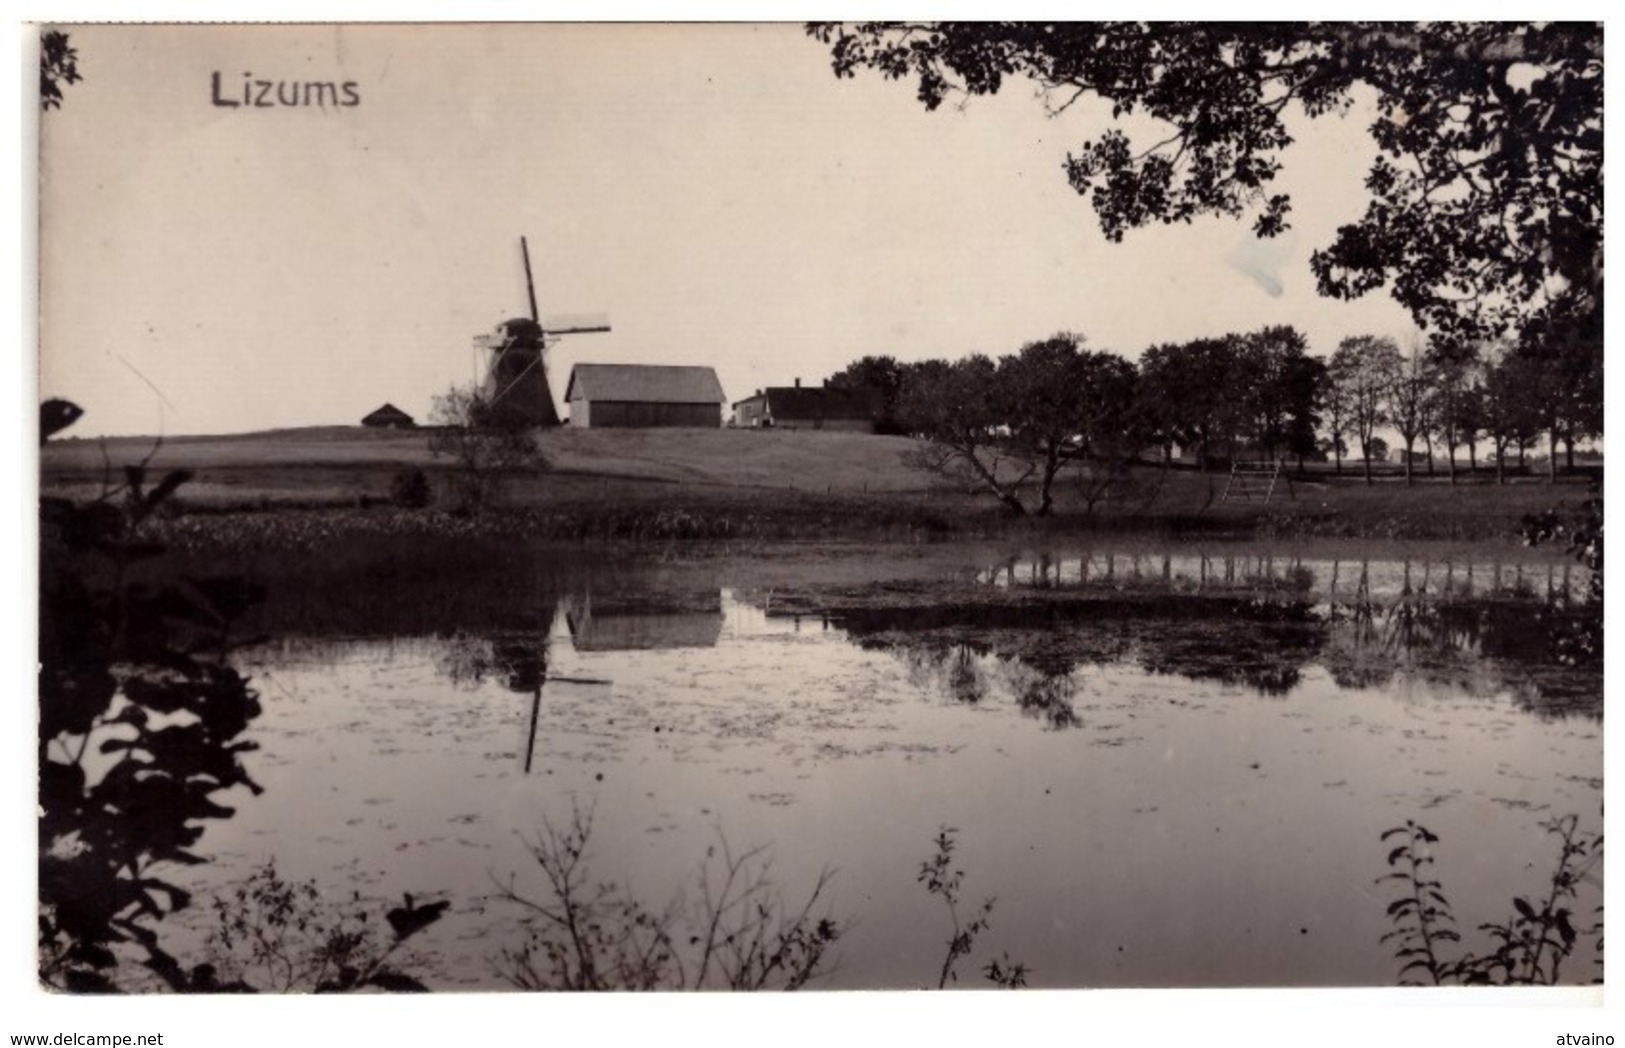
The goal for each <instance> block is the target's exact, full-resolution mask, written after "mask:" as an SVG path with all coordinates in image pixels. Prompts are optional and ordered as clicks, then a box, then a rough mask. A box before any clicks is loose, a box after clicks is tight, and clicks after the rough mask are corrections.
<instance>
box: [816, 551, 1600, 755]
mask: <svg viewBox="0 0 1625 1048" xmlns="http://www.w3.org/2000/svg"><path fill="white" fill-rule="evenodd" d="M1369 592H1370V590H1369V583H1368V580H1362V581H1361V582H1360V583H1358V584H1356V586H1355V588H1354V590H1353V591H1352V592H1351V595H1350V596H1351V599H1349V600H1347V601H1314V602H1311V601H1309V600H1303V599H1280V598H1265V597H1258V596H1254V597H1248V598H1237V597H1225V596H1211V597H1205V598H1201V599H1192V598H1191V597H1190V596H1188V595H1182V594H1167V593H1164V594H1155V593H1140V594H1137V595H1135V596H1133V597H1131V598H1129V597H1121V596H1117V595H1105V596H1095V597H1092V598H1085V597H1082V596H1072V595H1059V596H1057V595H1053V594H1052V595H1051V596H1050V597H1049V599H1046V600H1043V601H1037V602H1030V603H1015V604H1012V603H973V602H962V603H959V604H955V605H932V606H928V607H886V608H858V609H846V610H843V611H841V612H839V613H838V614H837V616H836V621H837V624H838V626H839V627H840V629H842V630H843V631H844V632H846V634H847V635H848V636H849V637H851V638H852V639H853V640H854V641H855V642H856V643H858V644H860V645H861V646H863V647H866V648H878V649H884V650H890V651H894V652H897V653H898V654H899V655H900V656H901V657H902V658H903V659H904V660H905V662H906V663H907V664H908V665H909V666H910V667H911V674H912V675H914V676H916V677H923V676H926V675H927V674H926V673H925V671H924V669H923V668H925V667H930V668H932V669H931V673H930V674H929V675H931V676H934V678H935V681H936V684H937V687H938V690H939V691H941V692H942V693H945V694H947V695H948V696H949V697H951V698H952V699H953V700H954V701H956V702H961V703H976V702H981V701H983V700H984V699H985V698H986V697H987V695H988V693H989V691H990V684H989V681H988V679H987V678H988V673H989V670H988V667H987V665H986V664H987V663H988V660H993V661H995V662H1000V663H1004V664H1007V665H1009V666H1011V667H1015V668H1017V669H1019V671H1020V676H1021V679H1022V681H1023V684H1022V686H1020V687H1012V688H1007V689H1005V690H1007V691H1009V692H1011V695H1012V698H1013V699H1014V701H1016V702H1017V703H1018V704H1019V705H1020V706H1021V707H1022V708H1023V709H1024V710H1033V709H1039V710H1051V709H1060V708H1062V706H1063V705H1064V703H1063V702H1062V699H1064V697H1065V696H1066V695H1068V694H1069V693H1070V690H1071V689H1072V688H1074V687H1075V683H1076V677H1077V670H1078V667H1080V666H1095V667H1103V666H1109V665H1116V664H1124V663H1128V664H1133V665H1136V666H1138V667H1139V668H1141V669H1143V670H1146V671H1148V672H1151V673H1154V674H1159V675H1168V676H1177V677H1180V678H1183V679H1186V680H1191V681H1204V682H1213V683H1217V684H1223V685H1233V686H1238V687H1244V688H1247V689H1249V690H1251V691H1253V692H1256V693H1257V694H1259V695H1264V696H1277V697H1278V696H1284V695H1287V694H1289V693H1291V692H1293V691H1294V690H1295V689H1297V688H1298V687H1299V686H1300V685H1301V684H1302V683H1303V680H1304V677H1305V674H1306V673H1307V672H1308V671H1310V670H1311V669H1312V668H1313V667H1317V666H1318V667H1321V668H1323V669H1324V670H1325V671H1326V672H1327V673H1329V674H1330V676H1331V678H1332V679H1333V680H1334V681H1335V682H1336V683H1337V684H1338V685H1339V686H1340V687H1343V688H1361V689H1373V688H1387V687H1390V686H1393V685H1395V684H1397V683H1406V684H1408V685H1417V684H1421V685H1426V686H1427V687H1429V688H1431V689H1433V690H1435V691H1438V690H1443V691H1447V692H1454V693H1461V694H1468V695H1475V696H1484V695H1493V694H1499V693H1502V692H1506V693H1510V695H1511V696H1512V698H1513V699H1514V701H1515V702H1517V704H1518V705H1520V706H1521V707H1523V708H1525V709H1528V710H1531V711H1533V712H1537V713H1540V714H1544V715H1566V714H1583V715H1585V716H1589V717H1600V716H1601V711H1602V678H1601V664H1600V661H1599V662H1597V663H1596V664H1592V665H1575V664H1565V663H1563V662H1562V661H1560V660H1558V659H1557V658H1555V657H1554V654H1553V648H1554V644H1555V643H1556V642H1557V640H1558V639H1560V638H1561V637H1562V636H1564V635H1566V634H1568V633H1570V632H1572V631H1574V630H1576V629H1582V628H1587V624H1588V623H1593V622H1596V620H1597V617H1598V612H1599V609H1597V608H1595V607H1594V606H1590V605H1584V604H1581V605H1566V604H1564V603H1563V602H1562V601H1557V602H1552V603H1547V602H1543V601H1538V600H1533V601H1531V600H1525V601H1511V600H1507V599H1504V598H1503V599H1496V600H1487V599H1479V600H1468V599H1461V598H1456V599H1444V598H1425V597H1423V596H1421V590H1420V588H1419V587H1411V588H1408V589H1405V590H1404V591H1403V594H1402V596H1401V598H1400V599H1397V600H1394V601H1392V602H1381V601H1377V600H1374V599H1371V598H1370V596H1369ZM1599 628H1600V626H1599ZM1007 676H1008V674H1007ZM1049 722H1050V723H1051V724H1052V725H1055V726H1062V725H1064V724H1066V723H1069V718H1068V717H1067V716H1065V715H1062V716H1060V717H1059V718H1050V721H1049Z"/></svg>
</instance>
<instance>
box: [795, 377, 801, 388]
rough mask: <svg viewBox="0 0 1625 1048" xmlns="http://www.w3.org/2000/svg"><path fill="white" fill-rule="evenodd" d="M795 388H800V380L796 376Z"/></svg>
mask: <svg viewBox="0 0 1625 1048" xmlns="http://www.w3.org/2000/svg"><path fill="white" fill-rule="evenodd" d="M796 388H797V389H800V388H801V380H800V379H799V378H798V379H796Z"/></svg>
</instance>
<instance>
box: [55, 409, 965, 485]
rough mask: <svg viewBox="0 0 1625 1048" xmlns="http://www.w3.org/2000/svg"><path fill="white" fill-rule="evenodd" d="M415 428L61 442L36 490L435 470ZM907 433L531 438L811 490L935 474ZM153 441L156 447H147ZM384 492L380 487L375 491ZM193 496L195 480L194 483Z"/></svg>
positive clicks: (574, 471) (559, 432) (698, 479)
mask: <svg viewBox="0 0 1625 1048" xmlns="http://www.w3.org/2000/svg"><path fill="white" fill-rule="evenodd" d="M428 442H429V437H428V434H427V433H424V432H413V431H407V432H397V431H393V430H371V429H364V428H361V427H337V426H334V427H321V428H313V429H293V430H272V431H269V432H265V433H251V434H242V435H233V436H223V437H180V438H168V439H166V440H164V441H162V442H161V443H159V442H156V441H154V440H153V439H152V438H145V437H120V438H112V439H109V440H107V441H105V442H104V441H95V440H80V441H72V440H62V441H54V442H52V443H51V444H50V445H48V446H47V447H46V448H45V449H44V452H43V454H42V466H43V477H44V480H45V483H46V484H47V486H52V485H59V484H74V485H82V484H85V483H94V482H96V481H97V480H99V478H100V477H101V476H102V474H103V472H104V471H105V468H106V464H107V463H111V464H112V465H113V467H114V468H117V467H119V466H122V465H124V464H126V463H131V462H139V461H141V460H143V459H145V458H147V457H148V456H149V455H150V456H151V468H152V469H153V470H167V469H180V468H185V469H190V470H192V471H194V472H195V473H196V474H197V475H198V482H199V483H201V484H204V485H213V486H217V487H221V486H223V487H252V486H254V485H255V484H263V485H264V486H266V487H268V488H270V489H272V490H276V491H288V490H298V489H300V488H307V489H312V490H314V489H322V488H326V487H328V486H330V485H331V483H332V482H333V481H334V480H335V477H334V474H335V471H338V472H344V473H348V474H351V475H352V476H353V477H354V479H355V480H356V481H357V482H358V483H360V484H363V485H364V484H366V483H368V482H369V481H372V480H376V479H377V477H376V476H371V477H369V476H368V474H373V473H380V474H383V475H385V476H386V479H387V476H388V475H390V474H393V473H394V472H395V471H398V470H401V469H406V468H422V469H425V470H436V469H445V468H448V467H449V463H448V462H447V461H446V460H444V459H436V458H435V457H434V456H433V455H431V454H430V453H429V447H428ZM913 443H914V442H913V441H911V440H908V439H905V438H902V437H875V436H867V435H862V434H855V433H824V432H813V431H796V432H792V431H788V430H742V429H722V430H708V429H651V430H637V429H620V430H616V429H591V430H589V429H572V428H569V427H561V428H559V429H555V430H550V431H545V432H543V433H541V434H540V435H539V438H538V445H539V447H540V448H541V450H542V453H543V454H544V455H545V456H546V457H547V459H548V460H549V461H550V462H551V464H552V472H553V473H554V474H555V475H557V476H558V477H560V478H561V479H563V478H572V477H573V478H596V479H618V480H630V481H659V482H666V483H677V484H694V485H707V486H729V487H768V488H785V487H795V488H799V489H803V490H813V491H829V490H836V491H855V492H862V491H865V490H867V491H916V492H917V491H923V490H927V489H929V488H931V487H933V486H934V481H935V478H932V477H930V476H928V475H926V474H922V473H920V472H918V471H916V470H912V469H910V468H908V467H907V466H906V465H905V464H904V462H903V456H904V455H905V454H906V453H907V452H908V451H909V449H910V448H912V447H913ZM155 446H156V450H155ZM386 489H387V487H386ZM194 495H195V485H194Z"/></svg>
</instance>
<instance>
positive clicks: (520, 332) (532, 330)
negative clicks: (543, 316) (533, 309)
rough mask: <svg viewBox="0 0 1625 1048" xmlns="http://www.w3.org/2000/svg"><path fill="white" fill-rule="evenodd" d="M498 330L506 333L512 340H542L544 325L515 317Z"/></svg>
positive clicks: (498, 326) (527, 318)
mask: <svg viewBox="0 0 1625 1048" xmlns="http://www.w3.org/2000/svg"><path fill="white" fill-rule="evenodd" d="M497 330H498V331H502V332H506V333H507V335H508V336H509V337H510V338H526V337H529V338H541V337H542V325H540V324H538V323H536V321H534V320H532V319H530V318H529V317H514V318H513V319H511V320H504V321H503V322H502V323H500V324H498V325H497Z"/></svg>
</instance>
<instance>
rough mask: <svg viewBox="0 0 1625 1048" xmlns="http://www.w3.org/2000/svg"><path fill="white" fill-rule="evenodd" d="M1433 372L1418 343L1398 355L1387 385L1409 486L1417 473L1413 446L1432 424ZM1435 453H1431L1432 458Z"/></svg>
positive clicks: (1389, 417)
mask: <svg viewBox="0 0 1625 1048" xmlns="http://www.w3.org/2000/svg"><path fill="white" fill-rule="evenodd" d="M1434 381H1435V380H1434V375H1433V373H1432V370H1431V369H1430V368H1429V367H1428V362H1427V358H1426V356H1425V355H1424V353H1423V352H1422V347H1421V345H1420V344H1419V343H1416V342H1412V344H1411V347H1410V349H1409V350H1408V351H1407V352H1405V353H1402V354H1400V355H1399V358H1398V360H1397V361H1396V362H1395V365H1394V368H1393V373H1392V374H1391V375H1390V376H1389V385H1388V419H1389V421H1390V422H1392V423H1393V426H1394V428H1395V429H1397V430H1398V431H1399V439H1401V440H1403V441H1404V442H1405V486H1406V487H1410V486H1411V484H1412V482H1413V478H1414V474H1413V471H1412V467H1411V450H1412V449H1413V448H1414V447H1415V446H1416V438H1417V437H1419V436H1421V435H1422V434H1423V433H1424V432H1426V431H1427V430H1428V429H1429V428H1431V426H1432V425H1433V399H1432V391H1433V385H1434ZM1431 458H1432V456H1431V455H1430V456H1429V459H1430V460H1431Z"/></svg>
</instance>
